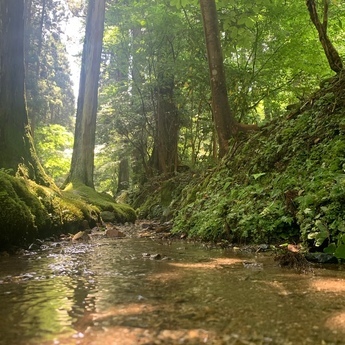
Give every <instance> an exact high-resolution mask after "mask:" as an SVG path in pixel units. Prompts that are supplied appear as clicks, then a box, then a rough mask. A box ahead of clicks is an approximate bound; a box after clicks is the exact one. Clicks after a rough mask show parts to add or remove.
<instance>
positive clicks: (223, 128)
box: [200, 0, 257, 158]
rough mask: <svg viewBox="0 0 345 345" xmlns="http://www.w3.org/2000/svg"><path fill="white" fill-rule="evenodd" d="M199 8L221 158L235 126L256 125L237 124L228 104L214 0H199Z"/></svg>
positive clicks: (236, 129) (236, 128) (241, 127)
mask: <svg viewBox="0 0 345 345" xmlns="http://www.w3.org/2000/svg"><path fill="white" fill-rule="evenodd" d="M200 8H201V13H202V18H203V25H204V32H205V41H206V50H207V58H208V64H209V73H210V82H211V92H212V109H213V118H214V124H215V127H216V131H217V135H218V141H219V157H220V158H221V157H223V156H224V155H225V154H226V153H227V152H228V150H229V140H230V138H231V137H233V136H234V135H235V134H236V133H237V132H238V131H239V130H246V129H257V127H256V126H254V125H253V126H250V125H243V124H239V123H238V122H237V121H236V119H235V115H234V114H233V112H232V110H231V108H230V105H229V100H228V90H227V86H226V77H225V72H224V65H223V54H222V48H221V44H220V37H219V29H218V16H217V9H216V3H215V1H214V0H200Z"/></svg>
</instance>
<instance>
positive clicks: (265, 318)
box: [0, 237, 345, 345]
mask: <svg viewBox="0 0 345 345" xmlns="http://www.w3.org/2000/svg"><path fill="white" fill-rule="evenodd" d="M0 307H1V309H0V345H24V344H25V345H33V344H40V345H45V344H52V345H58V344H61V345H63V344H73V345H74V344H81V345H91V344H92V345H101V344H102V345H115V344H116V345H127V344H128V345H131V344H147V345H149V344H230V345H242V344H243V345H248V344H265V345H266V344H270V345H271V344H286V345H287V344H292V345H295V344H296V345H297V344H298V345H303V344H313V345H325V344H345V271H344V269H343V267H342V266H338V265H334V266H326V267H325V266H324V267H314V269H313V272H309V273H307V274H299V273H297V272H295V271H293V270H288V269H283V268H280V267H279V266H278V265H277V263H276V262H275V261H274V260H273V255H272V254H270V253H245V252H242V251H234V250H230V249H220V248H207V246H205V245H204V244H201V243H188V242H186V241H166V240H164V241H163V240H162V241H157V240H153V239H152V238H150V237H125V238H123V239H110V238H98V239H94V240H92V241H90V242H87V243H85V242H82V243H72V242H61V243H54V242H52V243H49V244H46V245H43V246H42V247H41V248H40V249H37V250H36V251H30V252H29V251H27V252H23V253H22V254H20V255H16V256H1V257H0Z"/></svg>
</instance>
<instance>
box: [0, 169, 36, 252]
mask: <svg viewBox="0 0 345 345" xmlns="http://www.w3.org/2000/svg"><path fill="white" fill-rule="evenodd" d="M27 202H31V203H33V205H34V207H33V210H32V209H30V207H29V205H28V204H27ZM38 204H39V201H38V199H36V200H35V198H34V197H33V196H32V195H31V194H30V192H29V190H28V189H27V188H25V185H24V184H23V183H22V181H20V180H18V179H16V178H14V177H12V176H10V175H7V174H6V173H3V172H1V171H0V224H1V231H0V247H1V248H4V247H6V246H8V245H9V244H16V245H21V244H23V243H25V242H27V241H30V240H32V239H33V238H35V237H36V236H37V235H38V228H37V226H36V224H35V218H36V215H35V213H34V210H35V209H36V210H37V208H39V207H38Z"/></svg>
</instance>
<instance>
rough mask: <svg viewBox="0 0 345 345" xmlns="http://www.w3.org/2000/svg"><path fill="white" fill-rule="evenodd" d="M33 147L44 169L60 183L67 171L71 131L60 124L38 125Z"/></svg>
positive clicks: (69, 157)
mask: <svg viewBox="0 0 345 345" xmlns="http://www.w3.org/2000/svg"><path fill="white" fill-rule="evenodd" d="M35 147H36V151H37V155H38V157H39V159H40V161H41V163H42V165H43V167H44V169H45V171H46V172H47V173H48V175H49V176H51V177H52V178H53V179H54V181H55V183H56V184H58V185H61V184H62V183H63V182H64V179H65V178H66V176H67V174H68V172H69V167H70V160H71V150H72V148H73V133H71V132H69V131H68V130H67V129H66V128H65V127H63V126H61V125H50V126H45V127H39V128H37V130H36V133H35Z"/></svg>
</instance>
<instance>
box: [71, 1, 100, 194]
mask: <svg viewBox="0 0 345 345" xmlns="http://www.w3.org/2000/svg"><path fill="white" fill-rule="evenodd" d="M104 16H105V0H89V3H88V10H87V20H86V30H85V40H84V47H83V55H82V66H81V72H80V85H79V97H78V105H77V118H76V127H75V134H74V147H73V155H72V162H71V170H70V173H69V177H68V179H67V181H66V182H71V181H79V182H81V183H83V184H85V185H86V186H89V187H91V188H94V181H93V173H94V148H95V135H96V116H97V104H98V81H99V73H100V63H101V53H102V40H103V31H104Z"/></svg>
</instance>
